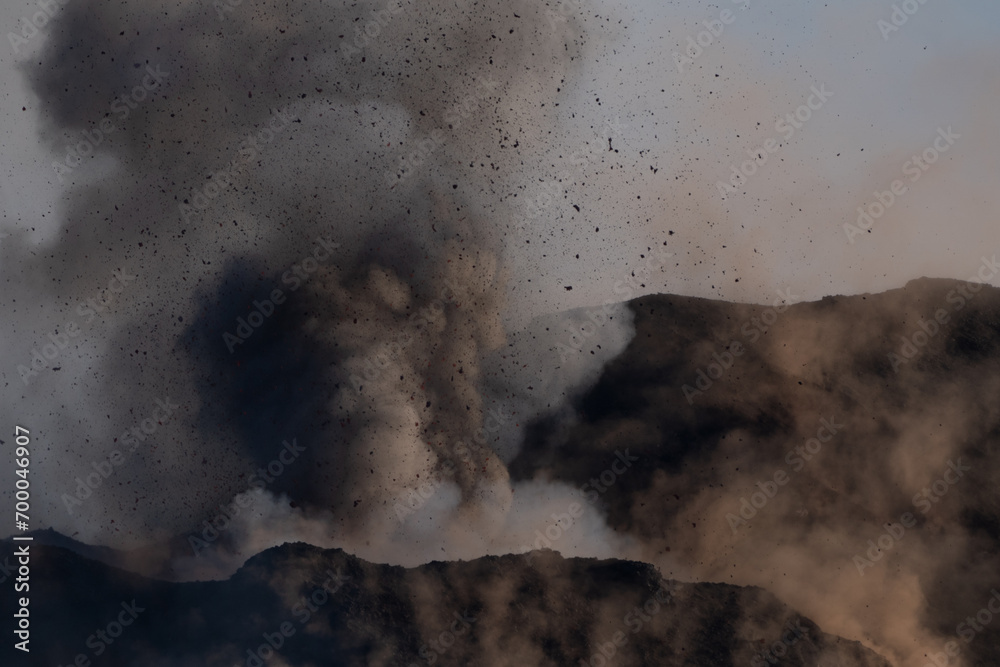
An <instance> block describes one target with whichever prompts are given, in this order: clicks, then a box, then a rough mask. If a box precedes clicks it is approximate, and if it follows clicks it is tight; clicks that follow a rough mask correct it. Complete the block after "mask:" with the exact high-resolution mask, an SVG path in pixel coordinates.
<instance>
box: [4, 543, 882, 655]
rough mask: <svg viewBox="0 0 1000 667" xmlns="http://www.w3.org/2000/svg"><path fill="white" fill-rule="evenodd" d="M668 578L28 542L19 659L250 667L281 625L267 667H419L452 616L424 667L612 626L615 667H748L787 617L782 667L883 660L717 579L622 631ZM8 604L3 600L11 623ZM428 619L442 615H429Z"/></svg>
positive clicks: (581, 646) (292, 552)
mask: <svg viewBox="0 0 1000 667" xmlns="http://www.w3.org/2000/svg"><path fill="white" fill-rule="evenodd" d="M327 572H334V573H341V574H343V575H346V576H347V577H349V579H347V580H346V581H345V582H344V583H343V587H342V588H340V589H339V590H336V592H335V593H334V594H333V595H331V596H330V598H329V600H328V601H327V602H325V603H323V604H319V605H318V606H317V609H316V611H315V612H313V613H311V614H310V616H311V617H310V618H309V620H308V622H306V623H303V622H302V621H303V616H304V614H303V613H302V612H299V613H298V614H297V613H296V612H295V611H294V607H295V605H296V604H298V603H300V602H301V600H302V599H303V598H304V597H305V596H308V595H311V594H312V593H313V592H314V591H315V590H316V589H317V587H318V586H320V585H321V584H322V583H323V582H324V580H325V579H328V575H327ZM662 582H663V580H662V579H661V577H660V574H659V572H658V571H657V570H656V569H655V568H654V567H652V566H650V565H646V564H641V563H634V562H629V561H614V560H609V561H596V560H593V559H563V558H561V557H560V556H559V555H558V554H555V553H553V552H549V551H543V552H537V553H536V554H535V556H534V557H533V559H532V560H530V561H529V559H528V558H527V557H526V556H504V557H499V558H497V557H487V558H481V559H478V560H475V561H470V562H449V563H443V562H434V563H429V564H427V565H424V566H421V567H419V568H414V569H404V568H400V567H393V566H386V565H375V564H372V563H368V562H365V561H362V560H360V559H358V558H354V557H352V556H350V555H348V554H346V553H344V552H343V551H341V550H339V549H338V550H322V549H319V548H316V547H312V546H308V545H305V544H286V545H283V546H281V547H275V548H273V549H269V550H267V551H265V552H263V553H261V554H258V555H257V556H255V557H253V558H251V559H250V560H249V561H248V562H247V563H246V565H245V566H244V567H243V568H242V569H241V570H240V571H239V572H238V573H237V574H236V575H234V576H233V577H232V578H231V579H229V580H227V581H217V582H198V583H171V582H164V581H157V580H151V579H146V578H144V577H140V576H138V575H135V574H131V573H128V572H124V571H122V570H118V569H116V568H113V567H109V566H107V565H104V564H101V563H97V562H95V561H92V560H88V559H86V558H83V557H81V556H79V555H77V554H75V553H73V552H71V551H68V550H66V549H62V548H58V547H47V546H42V545H35V546H34V548H33V560H32V590H31V596H32V603H31V604H32V606H31V611H32V618H33V619H34V634H33V638H32V644H31V646H32V652H31V656H30V662H29V663H24V662H23V661H22V662H19V663H17V664H32V665H43V664H44V665H66V664H70V663H71V662H72V661H73V660H74V658H75V656H76V655H77V654H79V653H84V654H86V655H87V656H88V658H90V659H91V660H92V661H93V662H92V664H95V665H107V666H116V667H118V666H121V667H125V666H129V667H132V666H140V665H141V666H142V667H167V666H174V665H185V666H189V667H190V666H194V665H204V666H205V667H216V666H218V667H223V666H224V667H231V666H232V665H236V664H240V665H244V664H246V660H247V649H256V648H258V647H259V646H260V645H261V644H262V643H264V639H263V635H264V634H265V633H268V634H272V633H275V632H277V631H280V628H281V625H282V623H285V622H287V623H289V624H290V626H291V628H292V629H293V630H294V633H292V634H291V636H290V637H289V638H288V639H286V640H284V641H283V645H282V647H281V650H280V652H279V654H278V655H280V657H281V660H280V661H279V660H278V659H277V656H275V657H271V658H270V660H269V661H268V663H267V664H270V665H275V664H279V665H290V666H303V667H305V666H307V665H384V666H386V667H389V666H395V665H410V664H419V665H425V664H428V661H426V660H424V659H422V658H421V656H420V654H419V652H420V650H421V648H422V647H423V648H424V651H425V655H429V653H428V651H433V649H432V648H431V644H430V642H431V641H433V640H434V639H435V638H439V637H440V635H441V633H442V632H443V631H446V630H448V628H449V626H451V625H453V624H456V623H458V621H456V620H455V619H456V616H455V613H456V612H457V613H458V614H459V615H465V617H466V620H467V621H468V622H469V623H468V629H467V631H465V632H463V633H462V636H459V637H458V638H456V639H455V641H454V643H453V644H452V645H451V646H450V647H448V648H446V649H444V647H443V646H442V645H441V644H438V646H439V647H441V648H442V649H443V653H436V652H434V655H436V659H435V660H434V664H437V665H578V664H580V660H581V659H590V657H591V655H592V654H594V653H597V652H598V650H599V645H602V644H605V645H606V644H607V643H608V642H610V641H612V640H613V638H614V636H615V633H616V632H618V631H621V632H622V633H623V634H624V635H625V637H626V638H627V641H626V642H625V643H624V645H623V646H622V647H620V648H618V649H617V650H616V653H617V654H616V655H615V656H614V658H613V660H612V662H614V664H617V665H636V666H639V665H671V666H672V665H676V666H678V667H680V666H690V667H695V666H697V667H708V666H712V665H718V666H720V667H721V666H729V665H747V664H750V661H751V660H752V658H753V655H754V651H755V650H759V649H762V648H765V647H766V646H767V645H770V644H772V643H773V642H774V641H776V640H778V638H779V637H780V636H781V634H782V632H783V629H782V626H783V625H784V624H785V623H789V622H790V623H794V622H796V621H798V622H799V624H800V625H799V627H800V628H801V630H800V632H801V631H804V637H803V639H802V640H800V641H797V642H795V643H794V645H792V646H790V647H789V649H788V652H787V654H786V655H785V656H784V657H783V658H782V664H783V665H786V666H788V667H797V666H803V667H805V666H809V667H812V666H815V665H820V664H822V665H826V664H831V665H832V664H835V665H841V666H843V667H848V666H849V667H869V666H870V667H884V666H885V665H887V664H888V663H886V662H884V661H883V660H882V659H881V658H879V657H877V656H876V655H875V654H874V653H872V652H871V651H869V650H867V649H865V648H863V647H861V646H860V645H859V644H857V643H855V642H848V641H845V640H842V639H839V638H837V637H833V636H830V635H826V634H824V633H822V632H821V631H820V630H819V628H817V627H816V625H815V624H813V623H812V622H811V621H809V620H808V619H803V618H801V617H799V616H798V615H797V614H796V613H795V612H794V611H793V610H792V609H790V608H788V607H787V606H785V605H783V604H782V603H781V602H779V601H778V600H777V599H775V598H774V597H773V596H772V595H771V594H769V593H767V592H766V591H763V590H761V589H756V588H740V587H736V586H730V585H725V584H679V583H676V582H665V585H664V587H663V588H662V592H661V593H660V596H661V597H660V599H661V600H665V601H666V603H665V604H664V605H662V606H660V605H659V603H657V604H656V605H654V604H652V603H649V607H648V610H649V612H650V615H649V616H648V618H649V621H648V622H647V621H641V626H639V627H638V630H639V631H638V632H632V630H634V629H636V628H637V625H638V623H639V617H638V616H633V617H632V619H634V620H630V621H627V620H626V616H627V614H628V613H629V611H630V610H631V609H632V608H633V607H635V606H643V605H645V604H647V603H648V601H649V600H651V599H653V600H655V597H654V595H655V594H656V593H657V591H658V590H661V589H660V586H661V583H662ZM331 587H332V588H336V585H335V584H332V583H331ZM133 599H134V600H135V602H136V604H137V605H138V606H139V607H140V608H142V609H143V611H141V612H140V613H139V614H138V617H137V618H136V620H135V622H134V623H133V624H132V625H131V626H130V627H127V628H125V629H124V632H123V633H122V635H121V637H120V639H118V640H117V641H116V642H115V643H114V644H112V645H110V646H108V647H107V650H106V651H104V652H103V654H102V655H101V656H100V657H97V658H95V655H94V650H96V649H95V648H94V647H95V646H97V645H98V644H97V643H94V644H93V646H92V647H91V648H88V647H87V639H88V637H89V636H90V635H92V634H93V633H94V632H95V631H96V630H97V629H99V628H105V627H106V626H107V624H108V623H110V622H111V621H113V620H114V619H115V618H116V617H117V616H118V614H119V612H121V609H122V607H121V604H122V603H123V602H125V603H126V604H129V603H131V602H132V600H133ZM11 602H12V600H11V599H10V597H9V596H4V601H3V607H4V609H3V613H4V615H5V617H7V618H10V616H9V614H10V613H12V612H13V607H12V604H11ZM428 603H431V604H428ZM429 608H430V609H436V610H437V611H436V612H432V613H430V614H428V612H427V611H426V610H427V609H429ZM418 609H422V610H424V611H422V612H419V613H418V611H417V610H418ZM473 618H474V619H475V620H472V619H473ZM286 627H287V626H286ZM462 627H463V626H462V625H457V627H456V629H460V628H462ZM785 632H786V634H787V631H785ZM787 636H789V637H792V635H787ZM97 641H99V640H97ZM443 641H444V642H445V643H450V638H449V637H447V636H446V637H444V639H443ZM5 644H6V645H5V647H4V649H3V652H4V653H7V654H8V655H9V651H10V650H11V649H10V645H9V644H7V643H5ZM821 655H822V656H823V657H822V658H821V657H820V656H821ZM830 660H835V661H834V662H829V661H830ZM4 663H5V664H9V663H7V662H6V660H5V661H4ZM251 664H257V663H255V662H252V663H251ZM597 664H601V663H600V662H598V663H597Z"/></svg>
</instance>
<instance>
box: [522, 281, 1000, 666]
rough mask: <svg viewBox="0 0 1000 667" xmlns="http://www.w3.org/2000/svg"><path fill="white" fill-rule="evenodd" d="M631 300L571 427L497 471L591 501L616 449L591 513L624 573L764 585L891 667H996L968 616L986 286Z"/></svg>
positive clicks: (990, 470)
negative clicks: (620, 473) (774, 297)
mask: <svg viewBox="0 0 1000 667" xmlns="http://www.w3.org/2000/svg"><path fill="white" fill-rule="evenodd" d="M792 291H794V289H793V290H792ZM631 306H632V309H633V310H634V313H635V327H636V335H635V337H634V339H633V340H632V342H631V343H630V345H629V347H628V349H627V350H626V351H625V352H624V353H622V354H621V355H620V356H619V357H617V358H616V359H615V360H614V361H612V362H611V363H610V364H609V365H608V366H607V367H606V368H605V369H604V372H603V374H602V376H601V378H600V379H599V380H598V381H597V383H596V385H595V386H593V387H592V388H591V389H590V390H588V391H587V392H585V393H583V394H582V395H580V396H578V397H577V398H576V399H575V411H576V421H575V423H574V424H573V425H572V426H570V427H566V426H562V427H558V428H557V427H556V426H555V425H554V424H553V423H552V422H545V421H539V422H537V423H535V424H533V425H532V426H531V427H530V428H529V435H528V438H527V442H526V444H525V446H524V447H523V448H522V450H521V453H520V454H519V455H518V457H517V458H516V459H515V460H514V461H513V462H512V464H511V477H512V479H515V480H525V479H534V478H545V479H550V480H558V481H563V482H566V483H569V484H572V485H574V486H582V485H588V487H587V488H590V489H593V488H596V486H595V484H596V485H597V486H600V485H601V480H600V477H599V473H600V471H603V470H605V469H606V468H607V466H608V463H609V462H610V461H611V460H613V459H614V457H615V452H616V451H619V450H624V449H625V448H628V451H629V455H630V456H631V457H633V458H635V459H637V462H636V463H635V464H634V466H633V467H632V468H631V470H630V472H628V473H627V474H628V478H627V481H626V483H619V484H616V485H615V486H614V487H612V488H605V489H604V491H606V492H602V493H599V499H598V500H597V501H596V502H597V504H598V505H599V506H600V507H601V508H602V509H603V511H605V512H606V513H607V516H608V521H609V523H610V524H611V526H612V527H613V528H614V529H615V530H616V531H619V532H621V533H623V534H627V535H630V536H633V537H635V538H636V540H637V542H638V543H639V544H641V547H639V549H638V553H636V554H635V555H633V557H634V558H635V559H637V560H643V561H645V562H650V563H655V564H657V565H658V566H659V567H660V570H661V571H662V572H663V573H664V575H665V576H668V577H670V576H674V577H678V578H681V579H684V580H697V581H719V582H727V583H734V584H739V585H743V586H753V585H755V586H761V587H764V588H767V589H768V590H770V591H771V592H773V593H775V594H776V595H777V596H778V597H779V598H781V599H782V600H783V601H785V602H787V603H788V604H790V605H791V606H793V607H795V608H796V609H798V610H800V611H802V612H803V613H804V614H806V615H808V616H810V617H811V618H813V619H814V620H816V622H817V623H819V624H820V625H821V626H822V627H823V628H824V629H825V630H826V631H828V632H833V633H835V634H838V635H840V636H843V637H848V638H851V639H856V640H860V641H862V642H863V643H865V644H866V645H867V646H869V647H872V648H875V649H876V650H877V651H879V652H880V653H881V654H882V655H884V656H886V657H888V658H890V659H891V660H892V662H894V663H895V664H899V665H910V664H913V665H917V666H918V667H920V666H922V665H924V664H927V663H928V662H931V656H939V657H941V658H943V659H945V660H947V659H948V658H947V655H945V654H944V653H943V652H944V651H945V647H946V646H949V642H954V645H953V646H952V650H953V651H954V650H955V649H956V648H957V650H958V652H959V653H960V655H959V656H958V657H959V659H961V660H965V661H966V664H977V665H978V664H993V663H994V662H995V656H996V654H997V651H998V647H1000V623H992V624H990V623H989V622H987V621H989V620H991V618H992V612H989V611H986V612H985V613H984V614H983V615H982V616H981V617H980V618H979V619H977V618H975V617H976V615H977V613H978V612H980V611H981V610H982V609H984V608H985V606H986V603H987V602H988V601H989V599H990V596H991V591H992V590H993V589H994V588H995V587H998V586H1000V561H998V560H997V557H996V554H997V553H1000V503H998V500H997V493H996V480H997V479H1000V459H998V457H997V448H998V444H1000V411H998V409H997V408H998V405H997V396H998V395H1000V394H998V389H1000V372H998V371H1000V292H998V290H997V289H995V288H993V287H990V286H985V285H982V284H977V283H968V282H957V281H952V280H937V279H920V280H915V281H912V282H910V283H908V284H907V285H906V286H905V287H903V288H901V289H896V290H892V291H889V292H885V293H881V294H876V295H871V294H864V295H857V296H850V297H827V298H824V299H822V300H821V301H818V302H813V303H796V304H793V305H790V307H787V308H786V307H782V306H780V305H778V307H775V306H773V305H772V306H756V305H744V304H733V303H724V302H719V301H710V300H704V299H697V298H688V297H678V296H666V295H661V296H647V297H643V298H640V299H636V300H634V301H633V302H632V303H631ZM593 340H594V341H597V340H599V332H597V333H596V334H595V335H594V337H593ZM581 353H584V354H585V353H587V349H586V348H583V349H582V351H581ZM595 495H596V494H595ZM987 615H989V616H990V619H987V618H986V616H987ZM970 620H971V623H970V622H969V621H970ZM949 664H954V660H953V661H952V662H951V663H949Z"/></svg>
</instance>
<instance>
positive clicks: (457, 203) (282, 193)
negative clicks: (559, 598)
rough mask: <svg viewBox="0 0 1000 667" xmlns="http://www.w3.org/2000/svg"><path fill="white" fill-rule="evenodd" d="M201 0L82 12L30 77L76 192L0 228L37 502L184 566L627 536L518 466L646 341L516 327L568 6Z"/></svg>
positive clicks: (573, 47) (565, 546)
mask: <svg viewBox="0 0 1000 667" xmlns="http://www.w3.org/2000/svg"><path fill="white" fill-rule="evenodd" d="M217 5H219V6H217V7H215V8H214V9H213V8H210V7H207V6H202V5H199V4H194V3H191V4H185V5H181V6H178V5H177V4H176V3H154V4H152V5H150V4H149V3H127V4H125V5H120V6H116V7H113V8H112V7H109V6H105V5H103V4H101V3H92V4H90V3H82V4H81V3H76V4H73V5H70V6H67V7H66V8H65V10H64V12H63V14H61V15H60V16H59V17H57V18H56V19H54V20H53V24H52V26H51V30H50V35H51V38H50V41H49V43H48V44H47V47H46V50H45V53H44V57H43V58H42V59H41V60H40V61H39V62H37V63H33V64H32V65H31V66H30V67H28V68H27V75H28V76H29V78H30V81H31V82H32V86H33V88H34V90H35V92H36V93H37V95H38V97H39V104H40V109H41V110H42V112H41V113H42V114H43V117H44V118H45V123H46V125H45V132H44V135H43V136H44V140H45V142H46V143H47V145H49V147H50V148H51V151H52V154H53V156H54V158H53V178H54V180H56V181H59V182H61V183H63V185H64V187H66V188H67V196H66V203H65V208H64V209H63V210H62V211H61V215H62V220H61V222H60V227H59V231H58V233H57V234H54V238H53V240H52V241H51V242H50V243H48V244H47V245H46V246H45V247H44V249H41V250H39V249H34V248H31V247H30V246H29V244H28V242H27V239H24V238H21V239H11V240H8V242H7V243H8V244H9V245H12V244H14V243H18V244H19V247H18V252H17V253H15V256H16V257H17V258H18V260H17V261H16V262H14V263H12V264H8V265H5V266H4V270H5V272H7V274H8V276H13V275H21V276H24V275H27V276H32V277H33V279H32V282H31V283H30V289H31V290H32V293H31V294H30V295H29V297H27V298H25V297H24V295H21V296H20V298H19V299H18V302H19V303H23V302H24V301H27V302H30V303H32V304H34V305H32V306H31V307H30V308H29V309H28V310H27V311H24V314H23V316H22V319H21V320H20V321H19V322H18V325H19V329H18V330H19V331H22V332H23V331H24V329H25V323H26V322H30V323H31V324H30V328H31V330H32V331H31V334H30V335H29V336H23V335H22V336H21V337H20V338H19V339H17V340H14V338H13V336H10V338H11V344H10V348H11V349H12V350H13V351H14V352H13V354H12V358H13V359H14V360H15V362H14V363H12V364H10V366H9V367H8V368H6V369H3V371H4V373H5V378H6V387H5V391H6V392H7V393H8V397H10V398H11V399H12V400H11V401H9V402H8V403H7V404H8V405H13V404H15V403H16V404H18V405H24V406H28V407H27V408H26V410H27V413H26V414H25V413H22V414H20V415H18V417H19V419H22V420H24V421H28V422H32V423H34V424H36V425H37V426H38V427H39V430H41V431H43V432H44V433H45V434H46V435H45V438H46V440H47V441H48V442H50V443H51V446H52V451H51V453H50V454H48V455H46V456H44V457H39V459H38V461H37V466H38V469H37V472H38V477H39V478H40V479H45V480H46V481H45V493H44V495H43V496H42V498H41V502H42V503H43V504H44V512H45V516H46V520H47V521H48V522H49V523H50V524H51V525H52V526H53V527H55V528H56V529H58V530H60V531H62V532H64V533H66V534H68V535H75V536H77V537H78V538H79V539H83V540H85V541H88V542H94V543H101V544H108V545H113V546H118V547H141V548H140V549H139V550H138V551H136V552H135V556H134V563H133V564H132V565H133V567H136V568H137V569H142V570H144V571H155V572H158V573H165V574H169V575H170V576H175V577H180V578H189V577H208V576H221V575H224V574H226V573H228V572H231V571H232V569H233V568H234V567H236V566H238V565H239V564H240V563H241V562H243V560H245V559H246V558H247V557H248V556H250V555H252V554H253V553H256V552H257V551H259V550H260V549H262V548H265V547H267V546H270V545H272V544H275V543H280V542H282V541H284V540H292V539H301V540H305V541H309V542H312V543H315V544H319V545H323V546H332V545H338V546H344V547H346V548H349V549H351V550H352V551H354V552H356V553H358V554H359V555H362V556H365V557H367V558H370V559H374V560H381V561H389V562H403V563H418V562H422V561H426V560H429V559H430V558H435V557H436V558H458V557H474V556H476V555H481V554H483V553H504V552H509V551H515V550H521V549H523V548H526V547H529V546H543V545H551V546H552V547H553V548H556V549H559V550H560V551H563V552H565V553H574V552H577V551H579V550H580V549H585V551H586V553H592V554H595V555H611V554H613V553H614V546H613V545H614V544H615V543H616V542H617V539H616V538H615V537H614V536H613V535H612V534H611V533H610V531H608V530H607V529H606V528H605V527H604V524H603V519H602V518H601V514H600V511H599V508H598V507H597V506H588V510H587V512H585V513H582V514H579V515H578V516H573V517H570V515H569V513H568V512H569V509H568V508H569V507H570V505H573V506H574V507H576V505H575V504H574V503H575V502H576V501H581V502H582V500H583V499H582V494H580V493H579V492H578V491H576V490H573V489H570V488H569V487H567V486H566V485H563V484H547V483H537V482H530V483H525V484H523V485H520V486H518V487H516V488H515V487H514V486H512V485H511V483H510V481H509V479H508V475H507V470H506V465H505V461H508V460H510V458H512V457H513V456H514V455H515V454H516V452H517V447H518V443H519V442H520V441H521V438H522V432H523V429H524V428H525V426H526V424H527V423H528V421H529V420H530V419H533V418H536V417H538V416H539V415H542V414H547V413H552V414H563V415H568V414H571V413H572V410H571V409H570V408H569V407H568V403H567V401H568V399H569V398H571V397H572V395H573V392H579V391H580V390H582V389H583V388H584V387H585V386H586V383H587V382H590V381H593V380H594V379H596V376H597V372H598V371H599V369H600V368H601V367H602V365H603V364H604V363H606V361H607V360H609V359H610V358H612V357H613V356H614V355H615V354H617V353H618V352H619V351H620V350H621V349H623V348H624V346H625V344H626V343H627V341H628V340H629V339H630V337H631V321H630V315H629V314H628V311H627V310H626V309H625V308H623V307H620V306H608V307H604V308H601V315H600V317H586V316H583V315H581V314H579V313H577V314H568V315H554V316H550V317H548V318H547V319H544V320H537V321H535V322H534V323H533V324H532V325H531V326H530V327H528V328H523V327H519V330H515V329H513V328H511V325H510V324H509V323H510V322H515V321H518V319H519V318H520V320H521V321H525V320H526V319H531V318H530V316H531V314H532V313H528V314H527V315H528V317H527V318H526V317H525V313H524V312H520V309H519V303H520V302H519V298H520V297H518V294H517V292H516V291H515V290H512V287H511V285H512V276H511V271H510V269H509V267H508V265H509V259H510V257H511V256H512V255H516V253H517V252H519V250H518V249H519V248H520V247H522V246H523V245H524V244H525V243H526V237H525V231H524V225H523V224H522V222H523V221H521V220H519V219H514V217H512V215H511V209H512V207H511V205H510V203H509V202H506V201H505V200H506V199H509V198H510V193H511V191H513V190H516V186H515V185H514V181H515V179H519V178H521V172H520V171H519V169H520V167H519V165H520V164H522V163H523V161H524V155H525V151H530V150H536V149H537V148H538V147H546V148H547V147H550V146H551V145H552V143H553V139H552V136H553V135H555V136H558V133H559V132H560V126H559V124H558V118H557V116H556V115H555V114H553V113H552V111H553V109H554V108H555V105H554V104H553V100H557V99H558V96H559V94H560V92H559V91H560V90H561V87H562V86H564V85H565V82H566V80H567V79H568V78H570V77H571V76H572V75H573V73H574V71H575V70H576V68H577V63H578V62H579V60H580V57H581V53H582V52H583V47H582V46H581V45H582V43H583V38H582V27H581V25H580V24H579V21H578V19H577V16H575V15H574V14H573V13H571V12H569V11H568V10H567V8H566V7H565V6H563V7H552V8H547V7H545V6H543V5H539V4H537V3H531V2H518V3H514V4H513V5H512V4H509V3H499V4H494V5H480V4H477V5H476V6H475V7H465V6H463V5H461V4H458V5H456V4H453V3H445V2H441V3H437V2H434V3H425V2H421V3H417V2H400V3H398V4H397V3H389V4H384V3H382V4H379V3H365V4H361V5H357V4H355V5H352V6H350V7H335V6H327V5H320V4H318V3H312V4H307V5H304V6H296V7H288V6H285V5H282V4H280V3H259V2H254V3H244V4H241V5H229V4H220V3H217ZM217 10H218V11H217ZM533 147H534V148H533ZM512 201H513V200H512ZM528 240H530V239H528ZM661 244H662V241H661V242H659V243H658V245H659V246H660V247H659V250H658V252H662V245H661ZM640 250H641V251H642V252H644V253H648V252H649V251H650V248H649V247H646V248H644V249H640ZM643 256H645V255H643ZM525 281H526V282H525ZM530 282H531V281H530V277H525V276H519V277H518V284H523V285H528V286H530ZM536 296H537V295H536ZM22 299H24V301H22ZM11 304H13V301H11ZM78 304H80V305H79V306H78ZM505 323H506V324H505ZM595 327H599V328H600V331H599V334H600V335H599V336H597V335H596V334H594V333H593V332H594V331H595ZM50 341H52V342H51V344H50ZM567 343H570V344H571V348H572V354H569V355H568V354H567V353H566V352H565V349H566V348H567ZM45 346H49V347H45ZM50 348H51V349H50ZM52 350H56V354H55V356H54V357H53V356H51V355H50V354H49V353H50V352H51V351H52ZM53 397H55V398H53ZM55 404H60V405H62V406H63V407H62V409H61V410H60V411H59V412H58V413H55V412H50V409H51V406H52V405H55ZM32 406H34V407H32ZM164 406H165V407H164ZM574 514H578V513H577V511H576V510H574ZM560 522H561V523H560ZM553 525H554V526H555V527H554V528H553ZM546 530H548V535H549V537H548V538H545V537H544V535H545V531H546ZM553 535H556V537H554V538H553V537H552V536H553ZM178 536H182V537H178ZM539 536H543V537H541V538H540V537H539ZM166 543H169V545H167V544H166ZM150 544H153V545H154V546H153V547H150V546H149V545H150ZM164 559H169V562H170V564H169V565H168V564H164V563H163V562H162V561H163V560H164ZM170 568H172V569H170Z"/></svg>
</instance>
